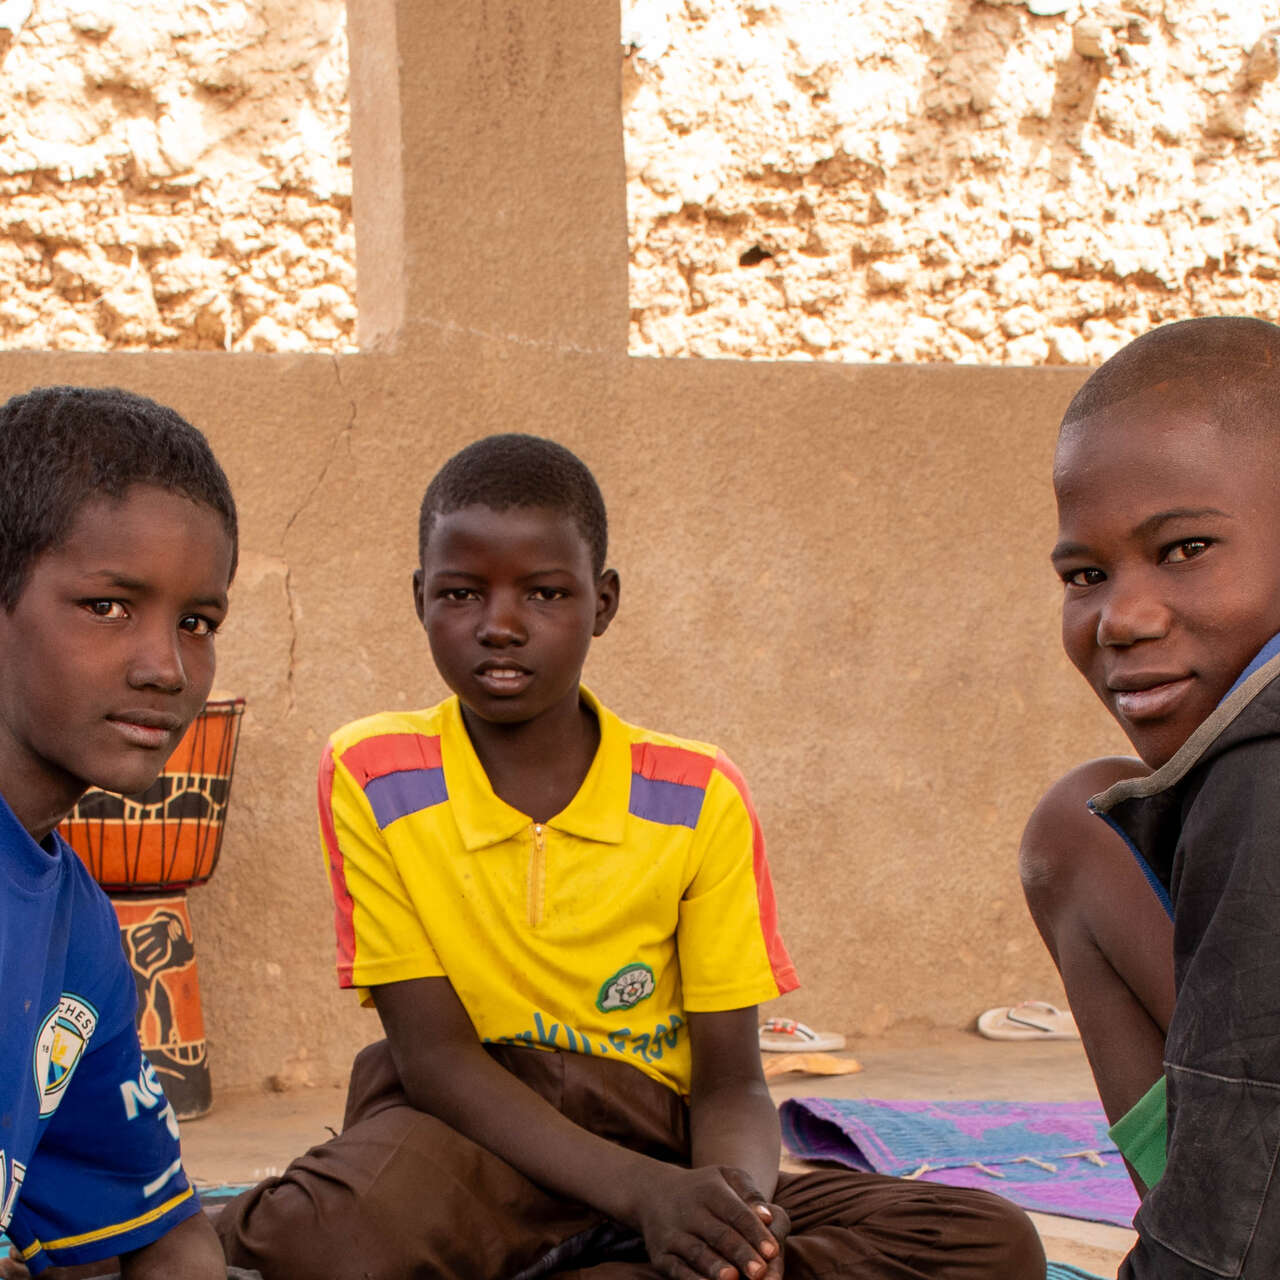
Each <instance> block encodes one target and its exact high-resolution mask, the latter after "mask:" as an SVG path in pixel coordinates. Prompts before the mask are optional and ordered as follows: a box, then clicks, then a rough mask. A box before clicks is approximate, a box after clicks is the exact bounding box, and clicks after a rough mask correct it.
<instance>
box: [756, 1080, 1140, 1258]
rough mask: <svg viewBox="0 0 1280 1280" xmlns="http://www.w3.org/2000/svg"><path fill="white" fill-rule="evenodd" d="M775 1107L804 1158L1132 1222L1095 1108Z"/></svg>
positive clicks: (1124, 1179)
mask: <svg viewBox="0 0 1280 1280" xmlns="http://www.w3.org/2000/svg"><path fill="white" fill-rule="evenodd" d="M779 1111H780V1113H781V1115H782V1134H783V1138H784V1139H785V1141H786V1144H787V1146H788V1147H789V1148H790V1149H791V1151H792V1152H793V1153H794V1154H795V1155H797V1156H799V1157H800V1158H801V1159H803V1160H830V1161H834V1162H835V1163H837V1164H842V1165H844V1166H845V1167H846V1168H850V1169H863V1170H866V1171H869V1172H875V1173H889V1174H893V1175H895V1176H897V1177H901V1178H922V1179H924V1180H925V1181H927V1182H941V1183H946V1184H947V1185H949V1186H953V1187H979V1188H981V1189H982V1190H984V1191H995V1192H997V1193H998V1194H999V1195H1002V1196H1004V1197H1005V1198H1006V1199H1008V1200H1012V1201H1013V1202H1014V1203H1015V1204H1019V1205H1021V1206H1022V1207H1023V1208H1024V1209H1032V1210H1034V1211H1036V1212H1037V1213H1053V1214H1059V1215H1061V1216H1062V1217H1066V1218H1085V1219H1088V1220H1089V1221H1091V1222H1107V1223H1111V1224H1112V1225H1113V1226H1120V1227H1127V1226H1129V1225H1130V1224H1131V1222H1132V1221H1133V1215H1134V1213H1135V1212H1136V1211H1137V1208H1138V1197H1137V1193H1136V1192H1135V1191H1134V1189H1133V1184H1132V1183H1131V1182H1130V1181H1129V1175H1128V1173H1127V1172H1126V1170H1125V1167H1124V1162H1123V1160H1121V1158H1120V1153H1119V1152H1118V1151H1117V1150H1116V1147H1115V1144H1114V1143H1113V1142H1112V1141H1111V1139H1110V1138H1109V1137H1108V1136H1107V1120H1106V1117H1105V1116H1104V1115H1103V1113H1102V1108H1101V1106H1099V1105H1098V1103H1096V1102H914V1101H911V1102H890V1101H886V1100H884V1099H878V1098H791V1099H788V1100H787V1101H785V1102H783V1103H782V1105H781V1107H780V1108H779ZM1068 1274H1069V1273H1068Z"/></svg>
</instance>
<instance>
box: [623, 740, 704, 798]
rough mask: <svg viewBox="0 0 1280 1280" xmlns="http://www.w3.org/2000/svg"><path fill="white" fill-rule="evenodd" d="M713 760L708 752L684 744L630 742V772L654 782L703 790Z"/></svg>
mask: <svg viewBox="0 0 1280 1280" xmlns="http://www.w3.org/2000/svg"><path fill="white" fill-rule="evenodd" d="M715 763H716V762H715V760H714V759H713V758H712V757H711V756H709V755H706V754H704V753H703V752H701V751H690V750H689V749H688V748H687V747H667V746H662V745H660V744H659V743H656V742H633V743H632V744H631V772H632V773H638V774H639V775H640V776H641V777H642V778H653V779H655V780H656V781H658V782H679V783H681V784H683V785H684V786H686V787H697V788H698V789H699V790H703V789H705V788H706V785H707V780H708V779H709V778H710V777H711V770H712V769H713V768H714V767H715Z"/></svg>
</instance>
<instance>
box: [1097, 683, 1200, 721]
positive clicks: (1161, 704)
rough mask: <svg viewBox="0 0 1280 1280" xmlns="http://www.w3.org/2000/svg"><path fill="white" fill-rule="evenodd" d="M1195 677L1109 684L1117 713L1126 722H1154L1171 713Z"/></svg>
mask: <svg viewBox="0 0 1280 1280" xmlns="http://www.w3.org/2000/svg"><path fill="white" fill-rule="evenodd" d="M1193 680H1194V676H1189V675H1166V674H1164V673H1160V674H1152V675H1142V676H1130V677H1128V678H1125V679H1121V678H1115V679H1113V680H1111V681H1108V684H1107V688H1108V689H1109V690H1110V691H1111V700H1112V702H1113V703H1114V704H1115V708H1116V711H1117V712H1118V713H1119V714H1120V715H1122V716H1123V717H1124V718H1125V719H1126V720H1129V721H1141V720H1156V719H1159V718H1160V717H1161V716H1166V715H1168V714H1169V713H1170V712H1171V711H1173V710H1174V709H1175V708H1176V707H1177V705H1178V703H1179V702H1181V701H1182V698H1183V697H1184V695H1185V694H1186V693H1187V692H1188V691H1189V690H1190V688H1191V685H1192V682H1193Z"/></svg>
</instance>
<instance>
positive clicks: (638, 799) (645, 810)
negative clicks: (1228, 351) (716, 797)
mask: <svg viewBox="0 0 1280 1280" xmlns="http://www.w3.org/2000/svg"><path fill="white" fill-rule="evenodd" d="M704 794H705V792H704V791H703V789H702V788H701V787H691V786H689V785H688V784H687V783H683V782H664V781H663V780H662V779H660V778H646V777H644V776H643V775H642V774H639V773H633V774H632V775H631V804H630V805H629V806H628V807H629V808H630V810H631V812H632V813H633V814H634V815H635V816H636V817H637V818H646V819H648V821H650V822H661V823H663V824H664V825H666V826H668V827H690V828H692V827H696V826H697V825H698V815H699V814H700V813H701V812H702V797H703V795H704Z"/></svg>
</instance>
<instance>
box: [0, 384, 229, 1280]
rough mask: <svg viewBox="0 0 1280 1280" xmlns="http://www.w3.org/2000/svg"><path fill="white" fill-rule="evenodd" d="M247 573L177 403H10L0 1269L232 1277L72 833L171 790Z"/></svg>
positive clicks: (2, 414)
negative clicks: (95, 811)
mask: <svg viewBox="0 0 1280 1280" xmlns="http://www.w3.org/2000/svg"><path fill="white" fill-rule="evenodd" d="M235 562H236V511H235V505H234V502H233V501H232V497H231V491H230V489H229V488H228V486H227V481H226V477H225V476H224V475H223V473H222V470H221V468H220V467H219V466H218V463H217V462H216V460H215V459H214V457H213V454H212V453H211V452H210V450H209V446H208V444H207V443H206V441H205V439H204V437H203V436H202V435H200V433H199V432H198V431H196V430H195V428H194V427H192V426H190V424H188V423H187V422H185V421H184V420H183V419H182V418H180V417H179V416H178V415H177V414H176V413H174V412H173V411H172V410H171V409H166V408H164V407H163V406H161V405H158V404H156V403H155V402H153V401H151V400H147V399H145V398H143V397H141V396H136V395H132V394H130V393H128V392H124V391H119V390H108V389H94V388H86V387H45V388H39V389H36V390H34V391H31V392H29V393H27V394H26V395H21V396H16V397H14V398H13V399H11V400H9V401H8V402H7V403H6V404H4V405H3V406H0V1026H2V1027H3V1028H4V1049H3V1053H0V1227H2V1228H3V1229H4V1230H6V1231H7V1233H8V1235H9V1238H10V1240H11V1241H12V1243H13V1246H14V1258H15V1260H13V1261H8V1260H7V1261H4V1262H0V1274H4V1275H23V1274H26V1273H27V1271H28V1270H29V1271H30V1272H32V1273H36V1274H39V1273H40V1272H44V1271H47V1270H48V1269H50V1268H57V1269H59V1270H60V1269H61V1268H64V1267H65V1268H71V1267H79V1266H80V1265H81V1264H87V1263H92V1262H95V1261H98V1260H101V1259H106V1258H114V1257H116V1256H117V1255H118V1256H119V1258H120V1267H121V1271H122V1274H123V1276H124V1278H125V1280H214V1277H222V1276H225V1274H226V1271H225V1263H224V1262H223V1260H222V1254H221V1250H220V1249H219V1247H218V1242H217V1238H216V1237H215V1235H214V1233H213V1230H212V1228H211V1227H210V1225H209V1224H208V1222H207V1220H206V1219H205V1217H204V1215H203V1214H202V1213H201V1212H200V1204H199V1200H198V1198H197V1196H196V1194H195V1192H194V1190H193V1188H192V1187H191V1185H190V1183H189V1182H188V1180H187V1177H186V1174H185V1173H184V1172H183V1168H182V1160H181V1156H180V1154H179V1150H178V1125H177V1121H176V1119H175V1117H174V1114H173V1110H172V1108H171V1107H170V1106H169V1104H168V1103H167V1102H166V1100H165V1097H164V1093H163V1091H162V1089H161V1087H160V1084H159V1082H158V1080H157V1079H156V1076H155V1073H154V1071H153V1070H152V1068H151V1066H150V1065H149V1064H148V1063H147V1061H146V1060H145V1058H143V1056H142V1052H141V1049H140V1047H139V1043H138V1036H137V1032H136V1031H135V1028H134V1011H135V999H136V997H135V986H134V981H133V977H132V975H131V973H130V970H129V967H128V964H127V963H126V961H125V957H124V953H123V950H122V948H121V945H120V932H119V926H118V924H117V922H116V917H115V913H114V911H113V910H112V907H111V904H110V902H109V901H108V900H107V897H106V895H105V894H104V893H103V892H102V890H101V889H100V888H99V887H98V886H97V885H96V884H95V883H94V881H93V879H92V878H91V877H90V875H89V873H88V871H87V870H86V868H85V867H84V866H83V864H82V863H81V862H80V859H79V858H78V857H76V855H75V854H74V853H73V852H72V850H71V849H70V847H69V846H68V845H67V844H66V843H65V841H63V840H62V838H61V837H60V836H59V835H58V833H57V831H56V827H57V824H58V823H59V822H60V821H61V819H62V818H63V817H65V816H66V814H67V812H68V810H69V809H70V808H71V806H72V805H73V804H74V803H75V801H76V800H77V799H78V797H79V796H80V795H81V794H82V793H83V792H84V791H85V789H86V788H88V787H90V786H97V787H102V788H105V789H106V790H109V791H115V792H120V793H123V794H126V795H132V794H135V793H137V792H140V791H143V790H145V789H146V788H147V787H148V786H149V785H150V784H151V783H152V782H153V781H154V780H155V777H156V775H157V774H158V773H159V771H160V769H161V767H162V766H163V764H164V762H165V760H166V759H167V758H168V756H169V754H170V752H171V751H172V750H173V748H174V747H175V746H176V745H177V743H178V741H179V739H180V738H181V737H182V735H183V733H184V732H185V730H186V728H187V726H188V725H189V724H190V723H191V721H192V719H193V718H194V717H195V715H196V714H197V712H198V711H199V710H200V708H201V707H202V706H203V705H204V701H205V698H206V696H207V695H208V692H209V688H210V685H211V683H212V680H213V670H214V633H215V632H216V631H217V629H218V626H219V624H220V623H221V621H222V619H223V617H224V616H225V614H226V611H227V588H228V586H229V585H230V582H231V577H232V574H233V572H234V570H235ZM77 1274H79V1273H78V1272H77Z"/></svg>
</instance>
